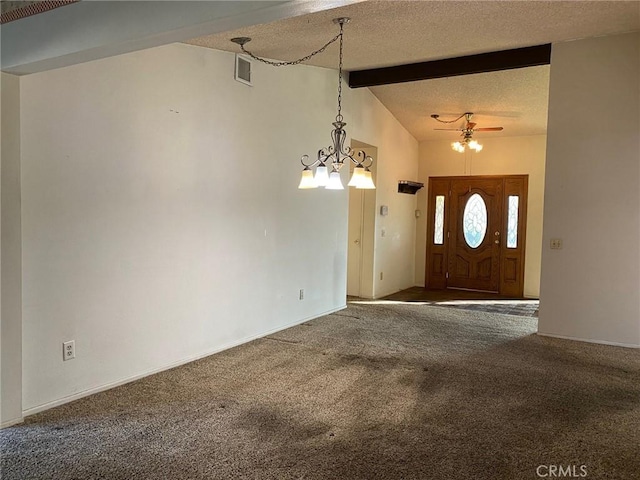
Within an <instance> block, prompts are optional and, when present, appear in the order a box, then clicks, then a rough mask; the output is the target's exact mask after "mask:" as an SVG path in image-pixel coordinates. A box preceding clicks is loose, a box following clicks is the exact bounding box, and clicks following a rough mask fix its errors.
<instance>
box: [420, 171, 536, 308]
mask: <svg viewBox="0 0 640 480" xmlns="http://www.w3.org/2000/svg"><path fill="white" fill-rule="evenodd" d="M527 180H528V177H527V176H526V175H512V176H502V177H496V176H492V177H434V178H430V179H429V208H428V221H427V266H426V267H427V271H426V277H427V278H426V285H427V287H428V288H464V289H469V290H483V291H488V292H495V293H500V294H503V295H508V296H514V297H521V296H522V294H523V289H524V244H525V242H524V240H525V225H526V203H527V202H526V200H527Z"/></svg>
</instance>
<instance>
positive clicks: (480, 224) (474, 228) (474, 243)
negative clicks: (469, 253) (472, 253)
mask: <svg viewBox="0 0 640 480" xmlns="http://www.w3.org/2000/svg"><path fill="white" fill-rule="evenodd" d="M462 230H463V232H464V240H465V242H467V245H469V246H470V247H471V248H478V247H479V246H480V244H481V243H482V240H484V236H485V235H486V233H487V205H486V204H485V203H484V200H483V199H482V197H481V196H480V195H479V194H477V193H474V194H473V195H471V196H470V197H469V200H467V204H466V205H465V207H464V214H463V216H462Z"/></svg>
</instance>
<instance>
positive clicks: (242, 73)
mask: <svg viewBox="0 0 640 480" xmlns="http://www.w3.org/2000/svg"><path fill="white" fill-rule="evenodd" d="M235 79H236V80H237V81H239V82H242V83H244V84H245V85H252V83H251V60H249V59H248V58H247V57H245V56H244V55H238V54H236V73H235Z"/></svg>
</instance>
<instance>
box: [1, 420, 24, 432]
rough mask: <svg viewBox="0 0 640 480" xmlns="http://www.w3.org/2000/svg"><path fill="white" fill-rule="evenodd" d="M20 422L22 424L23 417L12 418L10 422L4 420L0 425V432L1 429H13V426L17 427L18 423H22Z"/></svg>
mask: <svg viewBox="0 0 640 480" xmlns="http://www.w3.org/2000/svg"><path fill="white" fill-rule="evenodd" d="M22 422H24V417H19V418H14V419H12V420H5V421H4V422H2V423H0V430H2V429H3V428H9V427H13V426H14V425H18V424H19V423H22Z"/></svg>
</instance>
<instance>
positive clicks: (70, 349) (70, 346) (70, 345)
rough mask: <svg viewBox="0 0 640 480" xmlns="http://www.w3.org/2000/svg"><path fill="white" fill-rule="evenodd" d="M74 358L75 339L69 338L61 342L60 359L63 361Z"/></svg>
mask: <svg viewBox="0 0 640 480" xmlns="http://www.w3.org/2000/svg"><path fill="white" fill-rule="evenodd" d="M72 358H76V341H75V340H70V341H68V342H64V343H63V344H62V359H63V360H64V361H67V360H71V359H72Z"/></svg>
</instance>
